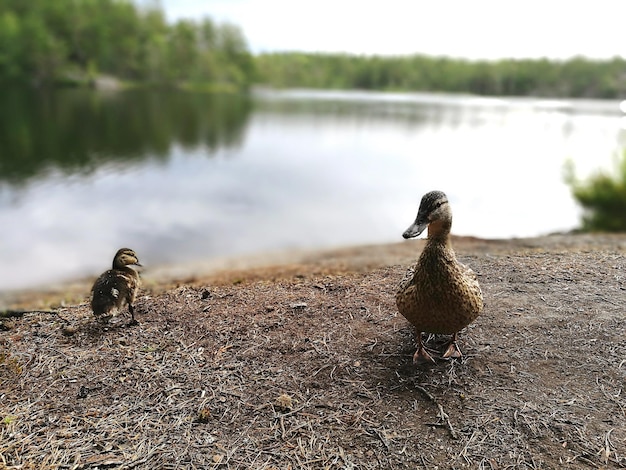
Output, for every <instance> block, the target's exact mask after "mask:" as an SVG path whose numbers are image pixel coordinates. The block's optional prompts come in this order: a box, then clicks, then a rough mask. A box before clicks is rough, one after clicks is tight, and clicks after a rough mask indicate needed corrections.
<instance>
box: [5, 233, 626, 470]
mask: <svg viewBox="0 0 626 470" xmlns="http://www.w3.org/2000/svg"><path fill="white" fill-rule="evenodd" d="M422 246H423V241H422V240H421V241H416V240H413V241H409V242H404V243H399V244H394V245H384V246H368V247H357V248H352V249H345V250H334V251H326V252H320V253H312V254H301V255H299V256H298V257H294V259H292V260H291V262H289V263H287V262H284V263H281V265H279V266H269V265H268V266H258V265H257V266H255V267H251V268H249V269H238V270H230V271H224V272H220V273H215V274H208V273H205V274H203V275H196V274H194V275H193V276H187V277H185V276H182V277H181V278H180V279H178V280H172V279H169V280H168V282H167V283H165V281H164V280H163V278H161V279H160V280H158V281H157V280H155V279H154V278H151V277H150V272H149V271H146V272H145V273H144V279H145V280H146V282H145V287H144V288H143V290H142V293H141V295H140V297H139V300H138V302H137V311H138V315H137V318H138V320H139V322H140V323H139V325H136V326H130V325H129V324H128V320H129V317H128V315H127V313H125V312H124V314H123V315H121V316H119V317H117V318H116V319H114V320H113V321H112V323H111V324H110V325H108V326H101V325H100V324H99V323H98V322H96V321H95V320H94V319H93V318H92V315H91V312H90V310H89V307H88V305H87V303H86V296H87V293H88V286H87V287H86V289H85V290H83V291H82V299H83V300H82V301H81V302H79V303H75V304H68V303H67V300H66V301H65V305H64V306H57V307H55V308H53V309H52V310H51V311H48V310H47V309H43V308H41V305H40V304H41V299H42V298H44V297H45V298H46V299H47V302H48V303H50V302H52V300H50V299H52V298H53V296H51V294H45V295H44V294H43V293H42V294H41V298H39V297H38V296H37V295H34V294H32V293H31V294H29V295H28V296H24V297H23V298H22V299H21V307H22V308H23V307H24V306H26V307H29V308H30V310H29V309H28V308H27V309H26V310H28V311H26V312H20V311H16V312H13V314H14V315H15V316H12V317H8V318H4V319H2V324H1V325H0V330H1V331H0V468H9V469H53V468H54V469H56V468H63V469H66V468H67V469H69V468H72V469H131V468H134V469H175V468H176V469H178V468H180V469H187V468H189V469H195V468H198V469H211V468H215V469H235V468H237V469H239V468H241V469H267V470H269V469H351V470H356V469H359V470H361V469H363V470H365V469H381V468H385V469H387V468H389V469H417V468H425V469H461V468H472V469H474V468H479V469H518V468H519V469H557V468H566V469H567V468H571V469H574V468H607V469H608V468H626V335H625V332H626V314H625V312H626V257H625V254H626V235H616V236H589V235H559V236H551V237H542V238H535V239H520V240H509V241H487V240H477V239H466V238H456V239H454V246H455V249H456V251H457V254H458V256H459V258H460V260H461V261H463V262H464V263H466V264H468V265H470V266H471V267H472V268H473V269H474V270H475V271H476V272H477V274H478V277H479V281H480V283H481V285H482V288H483V292H484V297H485V302H486V307H485V310H484V313H483V314H482V315H481V316H480V317H479V318H478V320H477V321H476V322H475V323H474V324H472V325H470V326H469V327H468V328H467V329H465V330H464V331H462V333H461V335H460V341H459V345H460V347H461V349H462V351H463V353H464V356H463V358H462V359H461V360H452V361H444V360H439V361H438V362H437V363H436V364H424V365H419V366H415V365H413V364H412V361H411V356H412V354H413V352H414V350H415V340H414V336H413V331H412V329H411V328H410V326H409V324H408V323H407V321H406V320H405V319H404V318H403V317H402V316H401V315H399V314H398V312H397V310H396V307H395V301H394V294H395V289H396V286H397V284H398V282H399V281H400V279H401V278H402V276H403V274H404V271H405V269H406V268H407V267H408V266H409V265H410V264H411V263H413V262H414V261H415V259H416V258H417V256H418V254H419V251H420V249H421V247H422ZM33 308H39V309H40V310H39V311H32V309H33ZM5 313H6V312H5ZM9 313H10V312H9ZM445 340H446V337H431V338H429V340H428V345H429V346H430V347H434V348H437V347H441V346H442V345H443V343H444V342H445Z"/></svg>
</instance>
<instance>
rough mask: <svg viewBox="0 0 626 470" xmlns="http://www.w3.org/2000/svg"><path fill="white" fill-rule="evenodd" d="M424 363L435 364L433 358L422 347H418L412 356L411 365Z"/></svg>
mask: <svg viewBox="0 0 626 470" xmlns="http://www.w3.org/2000/svg"><path fill="white" fill-rule="evenodd" d="M424 362H435V360H434V359H433V357H432V356H431V355H430V354H429V353H428V351H426V348H425V347H424V346H420V347H419V348H417V351H415V354H413V364H421V363H424Z"/></svg>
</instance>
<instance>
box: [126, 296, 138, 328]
mask: <svg viewBox="0 0 626 470" xmlns="http://www.w3.org/2000/svg"><path fill="white" fill-rule="evenodd" d="M133 300H134V299H128V311H129V312H130V317H131V320H130V324H131V325H136V324H138V323H139V322H138V321H137V320H135V306H134V305H133Z"/></svg>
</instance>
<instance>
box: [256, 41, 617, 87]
mask: <svg viewBox="0 0 626 470" xmlns="http://www.w3.org/2000/svg"><path fill="white" fill-rule="evenodd" d="M256 67H257V73H258V80H260V81H261V82H264V83H267V84H271V85H272V86H276V87H286V88H287V87H307V88H340V89H350V88H357V89H364V90H388V91H392V90H393V91H400V90H402V91H441V92H453V93H458V92H466V93H475V94H479V95H504V96H514V95H517V96H528V95H534V96H553V97H587V98H592V97H593V98H624V97H626V60H624V59H622V58H614V59H612V60H606V61H598V60H590V59H585V58H582V57H576V58H572V59H570V60H566V61H550V60H548V59H524V60H514V59H507V60H498V61H468V60H463V59H451V58H445V57H429V56H423V55H414V56H408V57H407V56H398V57H380V56H355V55H346V54H305V53H291V52H289V53H270V54H262V55H260V56H258V57H256Z"/></svg>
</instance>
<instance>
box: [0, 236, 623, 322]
mask: <svg viewBox="0 0 626 470" xmlns="http://www.w3.org/2000/svg"><path fill="white" fill-rule="evenodd" d="M424 243H425V238H420V239H417V240H406V241H400V242H397V243H383V244H365V245H351V246H344V247H335V248H322V249H302V250H282V251H275V252H265V253H256V254H253V255H249V256H233V257H225V258H211V259H204V260H200V261H194V262H189V263H183V264H169V265H159V266H154V267H149V266H148V267H144V269H143V270H142V271H141V276H142V281H143V282H142V290H143V291H144V292H149V293H160V292H164V291H166V290H168V289H171V288H173V287H177V286H180V285H200V284H203V283H204V284H215V285H225V284H231V283H241V282H253V281H259V280H266V281H275V280H277V279H280V278H285V277H292V276H307V275H314V274H334V275H337V274H342V273H349V272H363V271H367V270H371V269H376V268H380V267H383V266H392V265H406V266H407V267H409V266H410V265H411V264H412V263H414V262H415V261H416V260H417V257H418V256H419V253H420V251H421V249H422V247H423V245H424ZM452 245H453V248H454V249H455V251H456V253H457V256H459V258H463V257H472V256H473V255H479V254H493V255H502V254H522V253H527V252H529V251H531V252H532V251H566V252H567V251H590V250H610V251H618V252H619V251H621V252H626V234H619V233H618V234H606V233H602V234H593V233H591V234H590V233H584V234H578V233H567V234H552V235H545V236H538V237H530V238H509V239H483V238H476V237H471V236H452ZM94 280H95V276H94V277H90V278H82V279H74V280H68V281H62V282H59V283H54V284H48V285H42V286H38V287H33V288H26V289H19V290H9V291H0V311H2V310H8V309H29V308H30V309H37V308H55V307H59V306H61V307H64V306H67V305H72V304H80V303H82V302H85V301H86V300H87V299H88V296H89V291H90V289H91V285H92V283H93V281H94Z"/></svg>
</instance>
